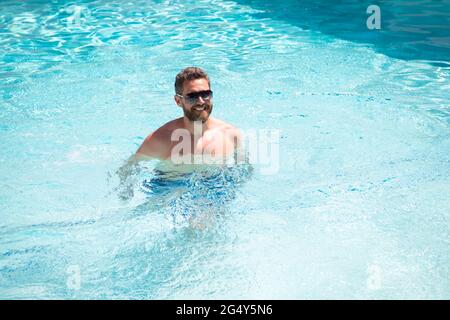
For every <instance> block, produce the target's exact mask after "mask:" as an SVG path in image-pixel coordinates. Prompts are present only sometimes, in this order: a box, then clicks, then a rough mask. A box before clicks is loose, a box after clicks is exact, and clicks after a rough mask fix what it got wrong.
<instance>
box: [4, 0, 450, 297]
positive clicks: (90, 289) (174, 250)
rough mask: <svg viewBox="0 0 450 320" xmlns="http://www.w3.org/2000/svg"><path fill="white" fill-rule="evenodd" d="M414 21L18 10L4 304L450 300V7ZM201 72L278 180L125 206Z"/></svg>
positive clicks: (166, 4)
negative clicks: (185, 74) (141, 159)
mask: <svg viewBox="0 0 450 320" xmlns="http://www.w3.org/2000/svg"><path fill="white" fill-rule="evenodd" d="M396 3H397V4H395V5H394V1H374V3H373V4H377V5H379V7H380V8H381V19H382V20H381V21H382V22H381V29H380V30H369V29H367V27H366V19H367V17H368V16H369V15H368V14H367V13H366V8H367V5H368V4H367V5H366V4H362V2H361V1H349V0H346V1H339V2H331V1H330V3H328V1H302V2H300V1H282V2H279V4H268V3H267V1H262V0H261V1H258V0H252V1H250V0H237V1H217V0H211V1H193V0H188V1H159V0H154V1H143V0H141V1H134V0H130V1H120V2H119V1H106V0H96V1H77V2H73V1H37V0H36V1H25V2H17V1H12V0H6V1H2V2H1V4H0V78H1V81H0V134H1V137H2V138H1V140H0V149H1V150H2V152H1V154H0V177H1V179H0V299H336V298H338V299H339V298H343V299H449V298H450V250H449V248H450V198H449V194H450V130H449V129H450V108H449V106H450V77H449V75H450V32H449V26H450V12H449V11H450V2H449V1H439V2H435V1H420V2H416V3H413V2H410V1H409V2H408V1H398V2H396ZM369 4H372V3H369ZM191 65H195V66H200V67H202V68H204V69H205V70H206V71H207V72H208V73H209V75H210V77H211V81H212V89H213V90H214V97H215V98H214V111H213V116H215V117H217V118H219V119H223V120H225V121H227V122H230V123H232V124H234V125H235V126H237V127H239V128H241V129H242V130H260V129H272V130H279V133H280V139H279V143H278V147H279V154H280V157H279V170H278V171H277V172H276V173H273V174H263V173H262V171H261V167H262V166H263V165H262V164H260V163H255V164H254V165H253V166H252V167H251V168H249V167H248V166H241V167H232V166H231V167H226V168H210V169H206V171H207V172H204V171H202V170H199V171H194V172H191V173H187V174H178V175H177V174H175V176H171V177H169V178H168V177H167V176H165V174H164V173H161V172H159V171H158V169H157V168H158V163H156V162H155V161H150V162H148V163H145V164H143V167H142V169H143V170H142V171H141V173H139V174H138V175H137V176H136V177H135V178H136V179H135V181H134V182H133V185H132V190H131V191H132V193H131V194H132V196H131V198H130V199H128V200H123V199H122V198H121V197H120V196H119V193H120V191H119V189H118V187H117V186H118V180H119V179H118V176H117V174H116V171H117V169H118V168H119V167H120V166H121V165H122V164H123V163H124V161H125V160H126V159H127V158H128V157H129V156H130V155H131V154H132V153H133V152H135V150H136V149H137V147H138V146H139V145H140V144H141V143H142V141H143V139H144V138H145V137H146V136H147V134H149V133H150V132H151V131H152V130H154V129H156V128H157V127H159V126H160V125H162V124H163V123H165V122H167V121H169V120H171V119H174V118H176V117H179V116H181V112H180V109H179V108H177V107H176V106H175V104H174V103H173V97H172V96H173V81H174V78H175V75H176V73H178V72H179V71H180V70H181V69H183V68H184V67H186V66H191Z"/></svg>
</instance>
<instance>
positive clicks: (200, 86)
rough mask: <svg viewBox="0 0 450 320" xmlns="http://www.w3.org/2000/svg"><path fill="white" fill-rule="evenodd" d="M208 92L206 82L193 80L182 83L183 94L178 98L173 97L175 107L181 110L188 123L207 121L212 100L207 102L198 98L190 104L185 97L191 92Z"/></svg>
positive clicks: (202, 79)
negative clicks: (177, 106)
mask: <svg viewBox="0 0 450 320" xmlns="http://www.w3.org/2000/svg"><path fill="white" fill-rule="evenodd" d="M207 90H210V88H209V84H208V80H206V79H204V78H201V79H194V80H186V81H185V82H184V83H183V92H182V93H181V95H182V96H183V97H180V96H177V95H176V96H175V101H176V103H177V105H179V106H180V107H182V108H183V112H184V116H185V117H186V118H188V119H189V120H190V121H198V120H200V121H202V122H205V121H206V120H208V118H209V115H210V114H211V112H212V107H213V103H212V98H211V99H209V100H206V99H203V98H202V97H198V99H197V100H196V101H195V102H193V103H192V104H191V103H190V102H189V101H188V99H186V98H185V97H186V96H187V95H188V94H190V93H193V92H200V91H207Z"/></svg>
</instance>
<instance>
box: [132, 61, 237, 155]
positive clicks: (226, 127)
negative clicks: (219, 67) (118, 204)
mask: <svg viewBox="0 0 450 320" xmlns="http://www.w3.org/2000/svg"><path fill="white" fill-rule="evenodd" d="M174 99H175V103H176V104H177V106H179V107H180V108H182V109H183V114H184V115H183V117H180V118H178V119H175V120H172V121H170V122H168V123H166V124H164V125H163V126H162V127H160V128H159V129H157V130H156V131H154V132H153V133H151V134H150V135H148V137H147V138H146V139H145V140H144V142H143V143H142V145H141V146H140V147H139V149H138V150H137V152H136V154H135V155H134V156H133V157H132V161H133V162H136V161H140V160H145V159H149V158H158V159H163V160H171V161H172V162H173V163H177V164H179V163H188V164H192V163H194V164H198V163H204V161H206V159H208V158H209V157H214V158H223V159H224V158H227V157H228V156H229V155H231V154H234V152H235V151H236V149H237V148H238V147H239V145H240V143H241V135H240V132H239V130H238V129H236V128H235V127H233V126H232V125H230V124H228V123H226V122H224V121H221V120H218V119H215V118H212V117H211V112H212V109H213V92H212V91H211V84H210V80H209V77H208V75H207V74H206V72H205V71H203V70H202V69H201V68H197V67H188V68H185V69H184V70H182V71H180V72H179V73H178V74H177V76H176V78H175V96H174ZM180 140H181V141H180ZM206 162H207V161H206Z"/></svg>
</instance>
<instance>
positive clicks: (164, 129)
mask: <svg viewBox="0 0 450 320" xmlns="http://www.w3.org/2000/svg"><path fill="white" fill-rule="evenodd" d="M180 119H182V118H179V119H175V120H172V121H169V122H167V123H165V124H164V125H162V126H161V127H159V128H158V129H156V130H155V131H154V132H152V133H150V134H149V135H148V136H147V138H145V140H144V142H143V143H142V145H141V146H140V147H139V149H138V150H137V152H136V154H139V155H144V156H148V157H155V158H166V157H167V154H168V153H170V148H171V135H172V132H173V130H175V129H177V128H179V127H180V125H181V123H180Z"/></svg>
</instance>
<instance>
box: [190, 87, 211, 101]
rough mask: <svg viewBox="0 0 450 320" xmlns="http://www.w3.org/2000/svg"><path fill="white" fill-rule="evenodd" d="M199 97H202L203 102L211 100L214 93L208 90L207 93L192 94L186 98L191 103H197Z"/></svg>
mask: <svg viewBox="0 0 450 320" xmlns="http://www.w3.org/2000/svg"><path fill="white" fill-rule="evenodd" d="M199 97H202V99H203V100H209V99H211V97H212V91H211V90H206V91H200V92H192V93H189V94H188V95H186V98H187V100H188V102H189V103H191V104H192V103H195V102H196V101H197V100H198V98H199Z"/></svg>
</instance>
